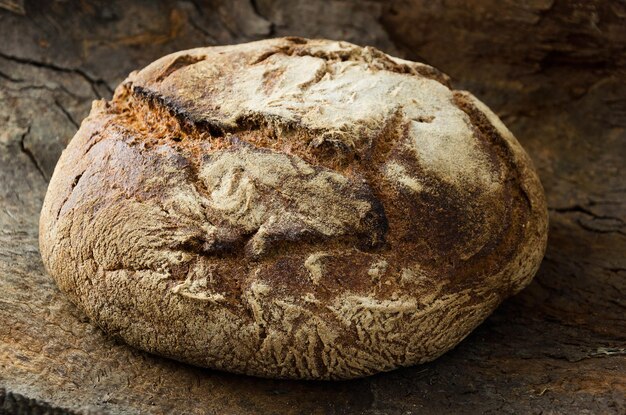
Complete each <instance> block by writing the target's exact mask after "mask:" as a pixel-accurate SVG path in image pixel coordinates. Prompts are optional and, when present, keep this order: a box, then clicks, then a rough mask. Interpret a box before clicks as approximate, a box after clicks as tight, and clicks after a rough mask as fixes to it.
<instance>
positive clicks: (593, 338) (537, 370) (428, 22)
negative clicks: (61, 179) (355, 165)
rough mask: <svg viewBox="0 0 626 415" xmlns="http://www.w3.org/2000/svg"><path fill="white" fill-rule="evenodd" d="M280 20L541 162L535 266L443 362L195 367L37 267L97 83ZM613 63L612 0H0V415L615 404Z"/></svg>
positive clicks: (625, 56)
mask: <svg viewBox="0 0 626 415" xmlns="http://www.w3.org/2000/svg"><path fill="white" fill-rule="evenodd" d="M282 35H301V36H306V37H326V38H335V39H345V40H348V41H352V42H355V43H359V44H362V45H374V46H376V47H378V48H380V49H382V50H383V51H385V52H387V53H390V54H394V55H399V56H402V57H406V58H409V59H414V60H421V61H424V62H427V63H429V64H432V65H434V66H437V67H438V68H440V69H442V70H443V71H445V72H447V73H448V74H450V75H451V77H452V79H453V84H454V86H455V87H456V88H465V89H468V90H470V91H472V92H473V93H474V94H475V95H477V96H478V97H479V98H481V99H482V100H484V101H485V102H486V103H487V104H488V105H489V106H491V107H492V108H493V109H494V110H495V111H496V112H497V113H498V114H499V115H500V117H502V119H503V120H504V121H505V123H506V124H507V125H508V126H509V127H510V128H511V129H512V130H513V132H514V133H515V134H516V136H517V137H518V139H519V141H520V142H521V143H522V144H523V146H524V147H525V148H526V149H527V151H528V152H529V153H530V155H531V157H532V158H533V160H534V162H535V164H536V166H537V169H538V171H539V173H540V176H541V179H542V182H543V184H544V186H545V190H546V194H547V198H548V202H549V206H550V238H549V244H548V251H547V254H546V257H545V260H544V262H543V264H542V266H541V269H540V271H539V273H538V275H537V277H536V278H535V280H534V282H533V283H532V284H531V285H530V286H529V287H528V288H527V289H526V290H524V291H523V292H522V293H520V294H519V295H517V296H516V297H514V298H512V299H510V300H509V301H507V302H505V303H504V304H503V305H502V306H501V307H500V308H499V309H498V310H497V311H496V312H495V313H494V314H493V315H492V316H491V317H490V318H489V319H488V320H487V321H486V322H485V323H484V324H483V325H482V326H480V327H479V328H478V329H477V330H476V331H475V332H474V333H473V334H472V335H470V336H469V337H468V338H467V339H466V340H465V341H463V342H462V343H461V344H460V345H459V346H458V347H457V348H455V349H454V350H452V351H451V352H449V353H447V354H446V355H444V356H443V357H441V358H440V359H438V360H437V361H435V362H432V363H430V364H425V365H421V366H416V367H412V368H407V369H402V370H397V371H394V372H391V373H386V374H380V375H377V376H373V377H370V378H366V379H360V380H355V381H348V382H335V383H316V382H292V381H273V380H264V379H255V378H250V377H243V376H235V375H230V374H226V373H220V372H216V371H210V370H204V369H199V368H194V367H191V366H186V365H183V364H179V363H176V362H173V361H168V360H164V359H161V358H157V357H153V356H150V355H147V354H145V353H142V352H139V351H136V350H133V349H131V348H129V347H127V346H125V345H123V344H119V343H116V342H114V341H112V340H109V339H107V338H106V337H105V336H104V335H103V334H102V333H101V332H100V331H99V330H98V329H96V328H94V327H92V326H91V325H90V324H89V323H88V322H87V321H86V319H85V317H84V316H83V315H82V314H81V313H80V312H79V311H78V310H77V309H76V308H75V307H73V306H72V305H71V304H69V303H68V302H67V301H66V300H65V299H64V297H63V296H62V295H61V294H60V293H59V291H58V290H57V289H56V287H55V285H54V284H53V282H52V281H51V279H50V277H49V276H48V275H46V273H45V272H44V270H43V267H42V263H41V260H40V257H39V252H38V247H37V246H38V242H37V226H38V218H39V210H40V206H41V203H42V199H43V196H44V194H45V191H46V185H47V181H48V179H49V178H50V175H51V173H52V171H53V168H54V165H55V162H56V160H57V158H58V157H59V154H60V153H61V151H62V150H63V148H64V146H65V145H66V144H67V143H68V141H69V140H70V138H71V137H72V136H73V134H74V133H75V131H76V129H77V128H78V125H79V123H80V122H81V120H82V118H83V117H85V116H86V114H87V113H88V111H89V107H90V103H91V101H92V100H93V99H97V98H101V97H103V98H108V97H110V96H111V92H112V90H113V88H114V87H115V86H116V85H117V83H118V82H120V81H121V80H122V79H123V78H124V77H125V76H126V75H127V73H128V72H130V71H131V70H133V69H137V68H140V67H142V66H144V65H146V64H148V63H149V62H151V61H152V60H154V59H156V58H158V57H160V56H162V55H164V54H167V53H169V52H173V51H176V50H180V49H186V48H192V47H196V46H206V45H217V44H227V43H236V42H244V41H249V40H254V39H260V38H266V37H274V36H282ZM625 68H626V2H624V1H623V0H621V1H619V0H615V1H610V0H606V1H601V0H586V1H573V0H570V1H566V0H532V1H517V2H516V1H512V0H507V1H503V0H475V1H471V2H468V1H464V0H393V1H356V0H353V1H348V0H344V1H340V0H335V1H321V0H256V1H255V0H235V1H217V0H215V1H201V0H188V1H118V0H109V1H106V2H94V1H40V2H36V1H25V2H24V1H20V0H0V413H3V412H4V413H13V412H19V411H22V412H23V413H30V412H29V411H33V412H35V411H40V413H43V411H45V410H48V411H49V413H51V412H50V411H52V409H51V408H52V407H58V408H67V409H68V410H70V411H74V412H86V413H111V414H116V413H128V414H131V413H155V414H157V413H193V414H204V413H214V414H227V413H241V414H256V413H258V414H266V413H267V414H344V413H345V414H349V413H354V414H388V413H390V414H418V413H419V414H442V413H494V414H502V413H516V414H519V413H533V414H535V413H536V414H539V413H543V414H583V413H598V414H624V413H626V280H625V277H626V256H625V253H626V225H625V223H626V222H625V221H626V209H625V208H626V206H625V205H626V180H625V178H626V177H625V174H624V164H625V159H626V72H625ZM28 398H31V399H30V400H29V399H28ZM45 402H47V403H45ZM20 408H21V409H20ZM36 408H39V409H36ZM55 411H56V412H57V413H63V410H60V409H57V410H55ZM35 413H36V412H35Z"/></svg>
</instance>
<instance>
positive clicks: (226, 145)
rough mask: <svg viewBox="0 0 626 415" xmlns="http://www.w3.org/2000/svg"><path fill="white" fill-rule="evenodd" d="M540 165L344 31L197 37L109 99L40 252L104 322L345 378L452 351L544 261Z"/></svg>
mask: <svg viewBox="0 0 626 415" xmlns="http://www.w3.org/2000/svg"><path fill="white" fill-rule="evenodd" d="M546 236H547V212H546V204H545V199H544V195H543V190H542V188H541V184H540V182H539V180H538V178H537V175H536V173H535V171H534V169H533V166H532V163H531V161H530V159H529V157H528V156H527V154H526V153H525V152H524V150H523V149H522V148H521V146H520V145H519V143H518V142H517V141H516V139H515V138H514V137H513V135H512V134H511V133H510V132H509V131H508V130H507V129H506V127H505V126H504V125H503V124H502V122H501V121H500V120H499V119H498V118H497V117H496V116H495V115H494V114H493V113H492V112H491V111H490V110H489V109H488V108H487V107H486V106H485V105H484V104H482V103H481V102H480V101H478V100H477V99H476V98H474V97H473V96H472V95H471V94H469V93H468V92H464V91H455V90H453V89H450V87H449V85H448V77H447V76H445V75H443V74H442V73H440V72H439V71H437V70H436V69H434V68H432V67H430V66H427V65H424V64H420V63H415V62H409V61H406V60H402V59H398V58H394V57H391V56H388V55H386V54H384V53H382V52H380V51H378V50H376V49H374V48H371V47H364V48H362V47H359V46H355V45H353V44H350V43H346V42H333V41H327V40H307V39H301V38H283V39H272V40H264V41H260V42H254V43H248V44H242V45H236V46H224V47H209V48H199V49H193V50H188V51H183V52H178V53H174V54H171V55H168V56H165V57H163V58H161V59H159V60H157V61H156V62H154V63H152V64H151V65H149V66H148V67H146V68H145V69H143V70H141V71H139V72H133V73H132V74H131V75H130V76H129V77H128V78H127V79H126V80H125V81H124V82H123V83H122V84H121V85H120V86H119V87H118V88H117V90H116V91H115V95H114V97H113V99H112V100H111V101H109V102H106V101H104V100H100V101H95V102H94V104H93V107H92V110H91V113H90V115H89V117H87V118H86V119H85V120H84V121H83V123H82V125H81V127H80V130H79V131H78V132H77V134H76V136H75V137H74V138H73V140H72V141H71V143H70V144H69V146H68V147H67V149H66V150H65V151H64V152H63V155H62V156H61V159H60V160H59V162H58V165H57V166H56V169H55V172H54V175H53V177H52V180H51V181H50V186H49V189H48V193H47V195H46V199H45V203H44V206H43V211H42V215H41V223H40V245H41V253H42V256H43V259H44V263H45V265H46V268H47V270H48V271H49V273H50V274H51V275H52V276H53V277H54V278H55V280H56V281H57V283H58V285H59V287H60V288H61V290H62V291H63V292H65V293H66V294H67V296H68V297H69V298H70V299H71V300H72V302H74V303H75V304H76V305H77V306H78V307H79V308H81V309H82V310H83V311H84V312H85V313H86V314H87V315H88V316H89V318H90V319H91V320H92V321H93V322H95V323H96V324H97V325H99V326H100V327H101V328H102V329H103V330H104V331H105V332H107V333H109V334H110V335H113V336H118V337H120V338H121V339H123V340H124V341H125V342H127V343H128V344H130V345H132V346H135V347H138V348H140V349H143V350H146V351H149V352H152V353H156V354H159V355H163V356H168V357H171V358H174V359H177V360H180V361H184V362H189V363H192V364H195V365H200V366H205V367H209V368H215V369H221V370H227V371H231V372H236V373H246V374H250V375H256V376H263V377H273V378H300V379H347V378H355V377H360V376H366V375H370V374H373V373H377V372H380V371H387V370H391V369H394V368H397V367H401V366H408V365H414V364H417V363H421V362H426V361H429V360H432V359H434V358H436V357H437V356H439V355H441V354H442V353H444V352H445V351H447V350H449V349H450V348H452V347H454V346H455V345H456V344H457V343H458V342H459V341H461V340H462V339H463V338H464V337H465V336H467V335H468V334H469V333H470V332H471V331H472V330H473V329H474V328H475V327H476V326H477V325H478V324H480V323H481V322H482V321H483V320H484V319H485V318H486V317H487V316H488V315H489V314H490V313H491V312H492V311H493V310H494V309H495V308H496V307H497V306H498V304H499V303H500V302H501V301H502V300H503V299H505V298H506V297H508V296H510V295H512V294H514V293H516V292H518V291H519V290H521V289H522V288H523V287H524V286H526V285H527V284H528V283H529V282H530V280H531V279H532V277H533V275H534V274H535V272H536V271H537V268H538V266H539V263H540V261H541V258H542V256H543V253H544V250H545V245H546Z"/></svg>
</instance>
